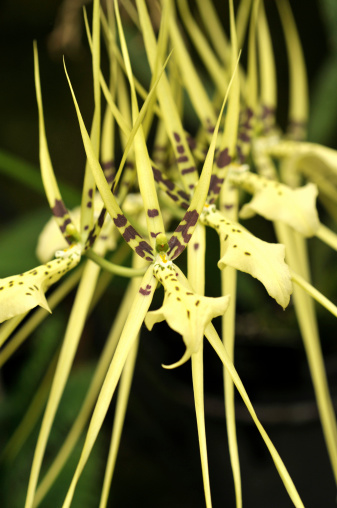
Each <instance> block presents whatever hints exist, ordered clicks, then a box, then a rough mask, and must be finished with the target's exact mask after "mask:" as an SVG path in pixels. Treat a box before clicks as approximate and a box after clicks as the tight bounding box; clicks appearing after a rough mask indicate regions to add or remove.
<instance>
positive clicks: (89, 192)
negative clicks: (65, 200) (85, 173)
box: [88, 189, 93, 199]
mask: <svg viewBox="0 0 337 508" xmlns="http://www.w3.org/2000/svg"><path fill="white" fill-rule="evenodd" d="M92 193H93V189H89V190H88V196H89V198H90V199H92Z"/></svg>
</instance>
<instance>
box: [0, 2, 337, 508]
mask: <svg viewBox="0 0 337 508" xmlns="http://www.w3.org/2000/svg"><path fill="white" fill-rule="evenodd" d="M120 3H122V4H123V5H124V7H125V9H126V11H127V13H128V14H129V16H130V19H131V20H132V21H133V22H134V23H135V26H136V27H137V29H139V31H140V35H141V37H142V41H143V44H144V47H145V51H146V56H147V59H148V64H149V67H150V70H151V79H150V85H149V89H148V90H146V89H144V87H143V86H142V85H141V84H140V82H139V81H138V80H137V78H136V76H135V75H134V73H133V70H132V59H131V57H130V56H129V49H128V44H127V41H126V37H125V34H124V28H123V22H122V19H121V13H120V10H119V3H118V2H117V0H114V1H111V2H109V1H107V2H106V10H103V9H101V6H100V2H99V0H94V1H93V15H92V27H90V26H89V22H88V19H87V15H86V13H85V15H84V18H85V26H86V31H87V39H88V45H89V47H90V50H91V53H92V67H93V91H94V113H93V119H92V123H91V127H90V129H89V130H88V129H87V127H86V125H85V122H84V120H83V118H82V114H81V106H80V104H79V102H78V101H77V98H76V90H75V89H74V88H73V86H72V84H71V70H69V72H68V69H67V62H65V63H64V68H65V75H66V79H67V81H68V84H69V89H70V94H71V97H72V100H73V103H74V108H75V112H76V116H77V120H78V124H79V129H80V133H81V137H82V140H83V146H84V150H85V154H86V167H85V171H84V178H83V189H82V199H81V203H80V204H79V205H80V206H79V207H78V208H77V209H75V210H68V208H67V206H66V203H65V202H64V201H63V199H62V196H61V193H60V190H59V186H58V183H57V179H56V176H55V174H54V169H53V165H52V162H51V158H50V155H49V149H48V143H47V136H46V128H45V117H44V111H43V104H42V92H41V84H40V70H39V62H38V48H37V44H35V43H34V63H35V87H36V97H37V107H38V114H39V141H40V166H41V175H42V180H43V184H44V188H45V193H46V196H47V199H48V203H49V206H50V209H51V212H52V215H53V219H52V220H51V221H50V222H49V223H48V224H47V225H46V227H45V229H44V230H43V232H42V233H41V236H40V239H39V244H38V250H37V253H38V256H39V258H40V260H41V262H42V263H43V264H41V265H40V266H37V267H33V268H32V269H31V270H29V271H27V272H25V273H21V274H19V275H14V276H8V277H6V278H4V279H1V280H0V321H1V322H4V321H7V322H6V323H4V324H3V325H2V328H1V330H0V344H1V345H3V349H2V351H1V352H0V365H3V364H4V363H5V362H6V361H7V360H8V359H9V358H10V357H11V356H12V355H13V354H14V353H15V351H16V349H17V348H19V346H20V345H21V343H22V342H23V341H24V340H26V338H27V337H28V335H29V333H30V332H31V331H32V330H33V329H35V328H36V327H37V326H38V324H39V323H40V322H41V321H42V320H43V319H45V317H46V316H47V314H46V312H45V310H47V311H49V312H51V309H52V310H53V309H54V308H55V307H56V306H57V305H58V304H59V302H60V301H61V300H62V299H63V298H64V297H65V295H66V294H68V293H69V291H70V290H71V289H72V288H73V287H74V286H76V285H77V284H78V289H77V292H76V296H75V300H74V303H73V307H72V310H71V313H70V316H69V321H68V325H67V329H66V332H65V335H64V339H63V343H62V345H61V348H60V351H59V356H58V359H57V360H56V367H55V368H54V374H53V378H52V381H51V382H50V384H49V386H50V389H49V396H48V398H47V401H46V405H45V408H44V413H43V417H42V423H41V427H40V430H39V435H38V438H37V443H36V447H35V452H34V457H33V461H32V465H31V469H30V474H29V481H28V489H27V495H26V502H25V508H33V507H34V508H35V507H37V506H39V505H40V503H42V502H43V500H44V497H45V496H46V494H47V493H48V492H49V490H50V488H51V487H52V485H53V483H54V481H55V480H56V478H57V476H58V475H59V473H60V472H61V470H62V468H63V466H64V464H65V463H66V461H67V459H68V457H69V456H70V455H71V453H72V451H73V449H74V447H75V445H76V443H77V442H78V440H79V438H80V437H81V435H82V434H84V435H85V439H84V443H83V446H82V448H81V454H80V456H79V458H78V461H77V466H76V469H75V471H74V473H73V476H72V478H69V488H68V491H67V492H66V493H65V497H64V501H63V504H62V507H63V508H67V507H70V506H72V503H73V500H74V499H76V495H77V491H78V490H77V486H78V482H79V480H80V477H81V475H82V472H83V469H84V467H85V466H86V463H87V461H88V459H89V457H90V454H91V452H92V449H93V447H94V445H95V442H96V440H97V438H98V436H99V433H100V430H101V428H102V425H103V422H104V419H105V417H106V414H107V412H108V410H109V408H110V405H111V402H112V399H113V397H114V395H115V390H116V387H117V385H118V384H119V392H118V396H117V405H116V409H115V421H114V426H113V431H112V436H111V445H110V450H109V454H108V458H107V465H106V470H105V476H104V481H103V488H102V492H101V498H100V501H99V500H98V499H97V500H96V505H97V506H98V503H99V506H100V508H104V507H106V506H108V498H109V493H110V491H111V489H113V488H114V487H113V482H112V478H113V472H114V467H115V463H116V458H117V453H118V448H119V443H120V439H121V432H122V428H123V422H124V416H125V413H126V408H127V401H128V396H129V392H130V387H131V381H132V376H133V371H134V366H135V361H136V355H137V345H138V341H139V336H140V334H141V331H142V328H143V327H144V324H145V326H146V327H147V328H148V329H149V330H152V329H153V330H154V331H155V330H156V326H155V325H156V323H159V322H162V321H166V323H167V325H168V327H170V328H171V329H172V330H173V331H174V332H177V333H178V334H179V335H181V337H182V340H183V342H184V346H185V352H184V354H183V355H182V357H181V358H180V359H179V357H178V358H177V361H176V362H175V363H173V364H171V365H163V367H165V368H168V369H174V368H177V367H179V366H180V365H182V364H184V363H186V362H191V368H192V382H193V393H194V401H195V411H196V420H197V429H198V439H199V446H200V457H201V469H202V481H203V486H204V495H205V503H206V506H207V507H208V508H210V507H211V506H212V499H211V485H210V479H209V478H210V475H209V468H208V456H207V446H206V430H205V428H206V426H205V417H204V389H203V343H204V337H206V339H207V340H208V342H209V343H210V345H211V347H212V348H213V349H214V351H215V352H216V354H217V355H218V357H219V359H220V362H221V363H222V365H223V377H224V389H225V413H226V421H227V432H228V444H229V455H230V460H231V465H232V470H233V478H234V489H235V499H236V507H237V508H241V507H242V490H243V491H244V485H243V487H242V486H241V483H242V481H241V473H240V462H239V452H238V450H239V446H240V443H238V440H237V437H236V419H235V405H234V395H235V393H234V391H235V390H234V387H236V389H237V390H238V392H239V394H240V396H241V398H242V400H243V402H244V404H245V405H246V407H247V409H248V411H249V413H250V415H251V418H252V420H253V421H254V423H255V425H256V427H257V429H258V431H259V433H260V434H261V437H262V439H263V441H264V443H265V445H266V447H267V449H268V451H269V453H270V455H271V458H272V460H273V462H274V464H275V467H276V469H277V471H278V473H279V475H280V478H281V481H282V482H283V484H284V486H285V488H286V491H287V493H288V495H289V498H290V500H291V502H292V504H293V505H294V506H296V507H303V506H304V505H303V502H302V500H301V494H300V493H298V491H297V489H296V487H295V485H294V483H293V481H292V479H291V477H290V475H289V473H288V471H287V469H286V466H285V464H284V463H283V461H282V459H281V457H280V455H279V453H278V452H277V450H276V448H275V447H274V445H273V443H272V441H271V440H270V438H269V436H268V434H267V432H266V430H265V429H264V427H263V426H262V424H261V422H260V420H259V419H258V416H257V415H256V413H255V410H254V408H253V405H252V403H251V401H250V399H249V396H248V394H247V392H246V389H245V388H244V385H243V383H242V381H241V379H240V377H239V373H238V372H237V371H236V369H235V367H234V339H235V316H236V310H235V309H236V299H237V296H236V295H237V288H236V280H237V271H239V272H243V275H242V277H243V278H248V277H249V276H251V277H252V278H253V279H254V280H252V284H253V285H254V286H253V287H256V291H257V292H259V294H261V292H262V291H263V295H264V296H265V298H269V296H270V297H271V298H272V299H274V300H275V301H276V303H277V304H278V305H279V306H280V307H281V308H282V309H284V311H285V312H287V307H288V305H289V302H290V301H291V299H292V302H293V305H294V307H295V310H296V315H297V318H298V323H299V327H300V331H301V334H302V337H303V342H304V346H305V350H306V354H307V357H308V363H309V367H310V371H311V375H312V381H313V385H314V390H315V395H316V399H317V405H318V409H319V415H320V420H321V424H322V429H323V434H324V438H325V442H326V447H327V450H328V454H329V458H330V461H331V467H332V471H333V475H334V479H335V481H337V426H336V418H335V414H334V409H333V404H332V401H331V397H330V393H329V388H328V383H327V376H326V373H325V368H324V362H323V355H322V351H321V346H320V339H319V335H318V327H317V322H316V314H315V308H314V305H313V299H315V300H317V301H318V302H319V303H320V304H321V305H323V306H324V307H325V308H326V309H327V310H328V311H329V312H331V313H332V314H333V315H334V316H335V317H337V308H336V306H335V305H334V304H333V303H332V302H331V301H330V300H329V299H328V298H327V297H325V296H324V295H322V294H321V293H320V292H319V291H318V290H317V289H315V288H314V287H313V286H312V285H311V282H310V273H309V264H308V259H307V255H306V239H307V238H309V237H313V236H317V237H318V238H320V239H321V240H322V241H323V242H325V243H327V244H328V245H329V246H330V247H332V248H333V249H335V250H337V236H336V235H335V234H334V233H333V232H332V231H331V230H330V229H328V227H327V226H325V225H323V224H322V223H321V222H320V219H319V216H318V212H317V208H316V200H317V198H318V199H320V198H321V197H322V198H323V201H322V202H323V205H324V202H325V201H324V198H325V197H327V196H328V197H329V199H333V200H334V203H335V204H336V201H337V194H336V189H335V188H334V185H333V184H331V183H330V182H331V181H333V182H336V181H337V180H336V174H337V153H336V152H335V151H334V150H332V149H329V148H326V147H323V146H320V145H317V144H314V143H309V142H305V141H304V139H303V138H304V135H305V124H306V121H307V115H308V106H307V102H308V100H307V82H306V71H305V64H304V59H303V54H302V49H301V45H300V41H299V37H298V34H297V29H296V25H295V23H294V19H293V16H292V12H291V9H290V5H289V3H288V0H277V1H276V4H277V7H278V9H279V13H280V19H281V25H282V27H283V31H284V35H285V41H286V46H287V54H288V61H289V79H290V85H289V104H290V106H289V124H288V131H287V132H286V133H283V132H282V131H281V129H280V128H279V127H278V126H277V124H276V112H277V100H276V96H277V90H276V78H275V73H276V71H275V62H274V56H273V48H272V41H271V35H270V32H269V27H268V21H267V17H266V14H265V11H264V4H263V0H260V1H258V0H242V1H241V2H240V4H239V7H238V11H237V13H236V15H235V12H234V6H233V0H228V5H229V27H230V33H229V34H228V35H226V34H225V32H224V30H223V27H222V26H221V24H220V22H219V20H218V17H217V13H216V10H215V7H214V5H213V4H212V0H200V1H199V0H198V1H197V2H196V5H195V8H196V9H197V10H198V14H199V17H200V16H201V17H202V20H203V27H202V28H201V27H200V25H199V24H198V22H197V20H196V18H195V17H194V14H193V13H192V12H191V10H190V7H189V4H188V2H187V1H186V0H177V1H176V2H174V1H173V0H167V1H162V2H158V4H156V9H157V11H158V12H157V14H158V15H159V14H160V26H159V31H158V33H155V31H154V28H153V24H152V21H151V18H150V14H149V10H148V7H147V5H146V2H145V1H144V0H136V2H135V6H134V5H133V4H131V3H129V2H120ZM197 17H198V16H197ZM178 19H179V20H180V21H181V22H182V25H181V26H180V24H179V23H178V22H177V20H178ZM183 31H186V33H183ZM102 34H103V36H104V41H105V45H106V51H107V54H108V56H109V62H110V67H109V73H110V75H109V78H108V80H106V78H105V76H104V74H103V72H102V71H101V64H100V51H101V49H100V44H101V35H102ZM187 34H188V36H189V38H190V43H192V44H193V46H194V52H196V54H197V55H198V57H200V61H201V62H202V64H203V65H204V67H205V71H206V72H207V74H208V76H209V78H210V80H211V82H212V84H213V98H212V99H211V98H210V96H209V93H208V92H207V91H206V88H205V85H204V83H203V81H202V79H201V75H200V73H199V72H198V71H197V69H196V66H195V63H194V61H193V60H192V57H191V52H190V51H189V49H188V45H187V43H186V37H185V36H186V35H187ZM246 35H247V66H246V67H244V66H243V64H242V62H241V53H240V48H241V47H243V42H244V38H245V36H246ZM172 50H173V51H172ZM42 82H43V80H42ZM46 93H48V91H46ZM186 94H187V95H188V97H189V101H190V103H191V104H192V107H193V109H194V112H195V115H196V117H197V118H198V121H199V127H198V128H197V129H196V130H195V132H193V133H189V132H188V131H187V129H186V126H185V125H184V122H183V116H184V99H183V98H184V95H186ZM103 98H104V101H103V100H102V99H103ZM103 106H104V108H105V110H104V115H102V109H103ZM102 117H103V120H102ZM115 131H116V132H118V133H119V137H120V142H121V148H122V157H121V160H120V163H119V166H118V169H117V166H115V164H116V153H120V149H119V148H120V147H118V146H117V147H116V146H115V145H116V143H117V142H116V136H115ZM152 138H153V139H152ZM149 140H151V141H149ZM115 167H116V171H115ZM316 167H318V168H319V170H318V171H317V170H316ZM242 191H245V193H243V192H242ZM256 214H258V215H260V216H261V217H263V218H264V219H265V220H267V221H271V222H272V223H273V225H274V227H275V235H276V240H275V241H273V242H270V241H266V240H265V239H263V238H259V237H258V236H256V235H254V234H253V232H251V231H250V230H249V229H248V228H249V222H247V223H245V224H246V226H243V225H242V224H241V223H240V222H239V220H241V219H248V218H251V217H253V216H254V215H256ZM207 227H209V228H212V229H214V230H215V231H216V232H217V233H218V236H219V244H220V249H219V255H218V263H217V266H218V274H219V280H221V291H222V293H221V295H220V294H219V295H218V296H216V297H210V296H205V281H206V278H207V268H208V266H209V262H208V260H207V258H206V229H207ZM129 248H131V251H133V253H132V255H133V258H132V266H131V267H127V266H124V265H123V263H124V260H125V258H126V257H127V255H128V251H129ZM185 249H186V251H187V274H188V275H187V276H186V275H185V274H184V266H185V265H184V263H183V262H181V258H180V255H181V254H182V253H183V252H184V251H185ZM71 270H72V271H73V272H72V274H69V276H68V275H67V273H68V272H70V271H71ZM100 273H101V276H100ZM116 276H121V277H129V278H132V280H131V282H130V284H129V285H128V288H127V290H126V293H125V296H124V299H123V301H122V303H121V306H120V309H119V311H118V313H117V317H116V318H115V321H114V323H113V325H112V328H111V331H110V333H109V336H108V338H107V341H106V345H105V347H104V350H103V352H102V355H101V358H100V360H99V362H98V365H97V368H96V371H95V374H94V376H93V378H92V381H91V384H90V386H89V389H88V392H87V395H86V398H85V400H84V402H83V404H82V407H81V410H80V411H79V413H78V416H77V417H76V420H75V421H74V423H73V426H72V428H71V429H70V431H69V435H68V437H67V438H66V440H65V442H64V445H63V446H62V448H61V449H60V450H59V451H58V453H57V455H56V457H54V459H53V461H52V462H51V463H50V466H49V468H48V469H47V470H46V469H43V468H42V466H43V460H44V457H45V454H46V453H47V450H48V439H49V436H50V433H51V430H52V428H53V425H54V420H55V415H56V412H57V410H58V407H59V404H60V401H61V398H62V395H63V392H64V390H65V387H66V384H67V382H68V379H69V376H70V374H71V369H72V365H73V362H74V357H75V354H76V351H77V350H78V347H79V343H80V338H81V335H82V331H83V329H84V326H85V322H86V319H87V316H88V314H89V312H91V310H92V308H93V306H94V305H96V303H97V301H98V300H99V299H100V298H101V297H103V295H104V292H105V290H106V289H107V288H108V286H109V282H110V280H111V278H112V277H116ZM255 279H256V280H255ZM56 283H58V286H57V287H56V289H55V290H54V291H53V292H51V294H50V296H49V292H48V291H49V288H50V287H51V286H52V285H54V284H56ZM261 284H262V285H263V286H264V288H263V287H262V286H261ZM161 286H163V289H164V297H163V302H162V305H161V306H160V307H159V308H157V309H153V308H152V309H151V310H150V306H151V303H152V300H153V297H154V294H155V291H156V289H157V288H159V287H161ZM268 295H269V296H268ZM107 298H108V296H107ZM275 305H276V304H275ZM37 306H40V307H42V309H35V311H34V312H32V313H31V314H29V311H31V310H32V309H34V308H35V307H37ZM219 316H221V317H222V333H220V335H222V337H223V340H221V339H220V338H219V335H218V331H217V330H216V328H215V327H214V326H213V324H212V320H213V319H214V318H217V317H219ZM49 319H51V320H52V319H53V318H52V317H50V318H49ZM20 324H21V326H20V327H19V325H20ZM11 335H13V337H12V339H11V340H8V339H9V337H10V336H11ZM172 375H173V374H172ZM32 404H33V403H32ZM34 404H35V405H34ZM34 404H33V406H34V407H35V406H36V401H35V402H34ZM33 406H32V407H33ZM43 407H44V402H42V405H41V408H40V412H42V411H43ZM30 410H31V413H30V414H32V415H33V416H32V417H31V418H32V421H33V422H35V421H36V420H38V418H39V414H40V413H39V412H38V411H37V413H36V417H34V411H33V409H32V408H31V409H30ZM31 428H32V426H31V425H27V424H26V423H25V424H24V425H22V426H20V427H19V428H18V429H17V431H16V433H15V434H14V436H13V440H12V441H10V443H9V444H8V446H7V448H6V450H5V456H10V455H11V453H13V450H14V449H15V447H16V446H17V445H16V443H17V442H22V441H25V439H27V438H28V434H29V433H30V431H31ZM27 429H28V430H27ZM309 446H310V445H309ZM42 471H43V475H42ZM41 476H42V479H40V477H41ZM243 483H244V482H243ZM78 488H80V487H78ZM225 502H226V500H225V499H224V500H223V503H225ZM332 502H333V501H331V503H332ZM153 503H154V506H155V505H156V506H160V501H158V500H155V499H154V500H153ZM178 504H179V503H178ZM178 504H177V506H178ZM179 506H180V504H179Z"/></svg>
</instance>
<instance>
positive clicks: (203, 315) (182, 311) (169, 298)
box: [145, 262, 229, 369]
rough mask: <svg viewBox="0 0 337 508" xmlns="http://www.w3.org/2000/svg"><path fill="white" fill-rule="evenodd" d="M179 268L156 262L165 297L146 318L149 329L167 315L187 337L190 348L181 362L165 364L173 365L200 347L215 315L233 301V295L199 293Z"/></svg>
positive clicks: (157, 273) (170, 323) (173, 325)
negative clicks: (214, 295) (231, 297)
mask: <svg viewBox="0 0 337 508" xmlns="http://www.w3.org/2000/svg"><path fill="white" fill-rule="evenodd" d="M177 270H178V269H177V267H176V266H175V265H174V264H173V263H172V264H170V263H169V262H168V263H166V266H165V265H163V264H162V263H157V264H155V266H154V270H153V273H154V275H155V277H156V278H157V280H159V282H161V283H162V284H163V286H164V289H165V299H164V303H163V305H162V307H160V308H159V309H157V310H155V311H151V312H148V313H147V316H146V318H145V325H146V326H147V328H148V329H149V330H151V329H152V327H153V325H154V324H155V323H160V322H161V321H164V319H165V320H166V321H167V324H168V325H169V326H170V328H172V330H174V331H175V332H178V333H180V334H181V335H182V337H183V341H184V343H185V345H186V351H185V353H184V355H183V357H182V358H181V359H180V360H179V361H178V362H176V363H174V364H173V365H170V366H165V367H166V368H170V369H173V368H175V367H178V366H179V365H182V364H183V363H185V362H186V361H187V360H189V358H190V357H191V355H192V354H193V353H196V352H197V351H198V350H199V348H200V345H201V343H202V340H203V337H204V331H205V328H206V327H207V325H208V324H209V323H210V322H211V320H212V319H213V318H214V317H217V316H222V315H223V314H224V313H225V311H226V309H227V307H228V304H229V295H227V296H222V297H219V298H210V297H206V296H202V295H199V294H197V293H195V292H194V291H193V290H192V289H191V288H190V287H188V283H187V281H186V279H185V280H184V279H183V278H182V275H181V274H180V273H179V271H177Z"/></svg>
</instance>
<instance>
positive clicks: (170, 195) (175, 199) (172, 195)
mask: <svg viewBox="0 0 337 508" xmlns="http://www.w3.org/2000/svg"><path fill="white" fill-rule="evenodd" d="M166 194H167V195H168V196H169V197H170V198H171V199H173V201H179V198H178V197H177V196H175V195H174V194H172V193H171V192H170V191H166Z"/></svg>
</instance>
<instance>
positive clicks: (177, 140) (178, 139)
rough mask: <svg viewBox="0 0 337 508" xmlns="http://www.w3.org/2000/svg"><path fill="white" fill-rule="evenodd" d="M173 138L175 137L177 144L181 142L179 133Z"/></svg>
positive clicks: (175, 133)
mask: <svg viewBox="0 0 337 508" xmlns="http://www.w3.org/2000/svg"><path fill="white" fill-rule="evenodd" d="M173 136H174V139H175V140H176V142H177V143H179V142H180V136H179V134H178V133H177V132H174V133H173Z"/></svg>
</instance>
